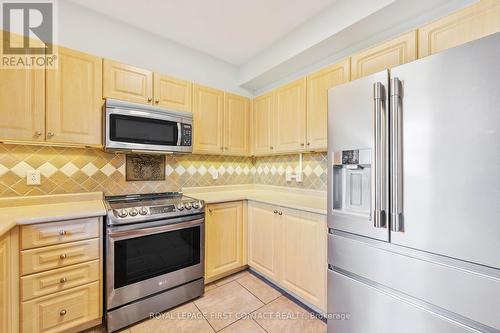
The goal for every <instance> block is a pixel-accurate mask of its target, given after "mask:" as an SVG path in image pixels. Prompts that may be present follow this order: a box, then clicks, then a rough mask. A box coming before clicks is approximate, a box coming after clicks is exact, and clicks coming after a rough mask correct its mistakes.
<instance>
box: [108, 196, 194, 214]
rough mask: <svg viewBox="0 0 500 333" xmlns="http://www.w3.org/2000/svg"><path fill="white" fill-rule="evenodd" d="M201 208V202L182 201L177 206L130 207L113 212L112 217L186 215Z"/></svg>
mask: <svg viewBox="0 0 500 333" xmlns="http://www.w3.org/2000/svg"><path fill="white" fill-rule="evenodd" d="M201 208H203V201H198V200H191V201H183V202H179V203H178V204H171V205H163V206H151V207H131V208H122V209H115V210H113V213H114V216H115V217H118V218H120V219H125V218H135V217H147V216H151V215H158V214H169V213H173V214H175V213H178V214H180V215H182V213H188V212H189V211H192V210H199V209H201Z"/></svg>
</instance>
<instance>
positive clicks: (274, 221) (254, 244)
mask: <svg viewBox="0 0 500 333" xmlns="http://www.w3.org/2000/svg"><path fill="white" fill-rule="evenodd" d="M279 222H280V220H279V219H278V218H277V215H276V214H275V213H274V209H273V207H272V206H268V205H264V204H259V203H255V202H250V203H249V204H248V265H249V266H250V267H252V268H253V269H255V270H256V271H258V272H259V273H261V274H263V275H264V276H266V277H267V278H269V279H271V280H274V281H275V282H278V281H279V264H278V262H279V237H280V230H279Z"/></svg>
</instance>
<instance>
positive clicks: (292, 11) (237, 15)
mask: <svg viewBox="0 0 500 333" xmlns="http://www.w3.org/2000/svg"><path fill="white" fill-rule="evenodd" d="M72 1H73V2H76V3H78V4H80V5H81V6H84V7H87V8H90V9H92V10H94V11H97V12H99V13H101V14H104V15H107V16H109V17H112V18H114V19H117V20H120V21H122V22H125V23H127V24H130V25H132V26H135V27H137V28H140V29H143V30H145V31H148V32H150V33H154V34H156V35H159V36H161V37H163V38H166V39H169V40H173V41H175V42H177V43H180V44H182V45H185V46H187V47H190V48H192V49H195V50H198V51H201V52H204V53H206V54H209V55H211V56H213V57H216V58H219V59H222V60H224V61H226V62H228V63H230V64H233V65H236V66H239V65H242V64H244V63H246V62H247V61H249V60H250V59H252V58H253V57H255V56H256V55H257V54H259V53H261V52H262V51H263V50H265V49H266V48H268V47H270V46H271V45H272V44H274V43H275V42H277V41H278V40H280V39H282V38H283V37H284V36H286V35H287V34H288V33H290V32H291V31H292V30H294V29H296V28H297V27H299V26H300V25H301V24H303V23H304V22H306V21H307V20H309V19H311V18H312V17H314V16H316V15H317V14H319V13H321V12H322V11H323V10H325V9H326V8H327V7H329V6H330V5H332V4H333V3H334V2H336V0H143V1H137V0H72Z"/></svg>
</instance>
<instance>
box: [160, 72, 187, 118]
mask: <svg viewBox="0 0 500 333" xmlns="http://www.w3.org/2000/svg"><path fill="white" fill-rule="evenodd" d="M153 78H154V89H153V93H154V103H155V105H156V106H160V107H164V108H167V109H172V110H176V111H184V112H191V102H192V89H193V87H192V84H191V82H189V81H185V80H180V79H176V78H173V77H170V76H166V75H161V74H158V73H154V74H153Z"/></svg>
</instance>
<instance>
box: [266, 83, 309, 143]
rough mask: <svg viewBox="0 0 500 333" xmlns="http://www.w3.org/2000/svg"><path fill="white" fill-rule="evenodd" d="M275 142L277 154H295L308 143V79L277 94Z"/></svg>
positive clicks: (288, 85) (274, 127)
mask: <svg viewBox="0 0 500 333" xmlns="http://www.w3.org/2000/svg"><path fill="white" fill-rule="evenodd" d="M275 103H276V104H275V105H276V108H275V112H274V117H275V118H274V119H275V121H274V124H273V130H274V142H275V149H274V150H275V151H276V152H295V151H300V150H302V149H304V148H305V143H306V78H305V77H304V78H301V79H298V80H296V81H293V82H291V83H289V84H287V85H285V86H283V87H280V88H278V89H277V90H276V92H275Z"/></svg>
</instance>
